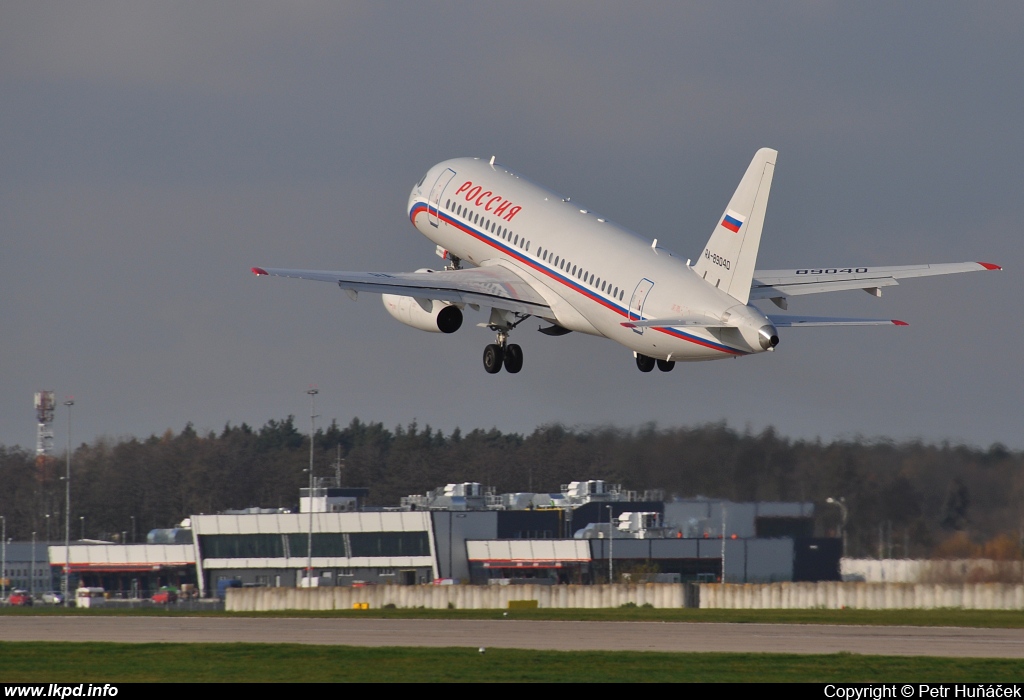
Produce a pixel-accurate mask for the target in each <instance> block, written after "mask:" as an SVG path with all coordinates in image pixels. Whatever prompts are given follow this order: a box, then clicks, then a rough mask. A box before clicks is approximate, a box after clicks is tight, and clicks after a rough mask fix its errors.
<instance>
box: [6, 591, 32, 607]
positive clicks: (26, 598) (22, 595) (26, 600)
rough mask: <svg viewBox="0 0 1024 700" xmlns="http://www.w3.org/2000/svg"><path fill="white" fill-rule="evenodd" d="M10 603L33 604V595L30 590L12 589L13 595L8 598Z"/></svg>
mask: <svg viewBox="0 0 1024 700" xmlns="http://www.w3.org/2000/svg"><path fill="white" fill-rule="evenodd" d="M7 603H8V604H9V605H32V596H30V595H29V594H28V591H23V590H21V589H16V590H13V591H11V597H10V598H8V599H7Z"/></svg>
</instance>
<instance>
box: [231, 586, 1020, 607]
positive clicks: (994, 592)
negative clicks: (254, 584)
mask: <svg viewBox="0 0 1024 700" xmlns="http://www.w3.org/2000/svg"><path fill="white" fill-rule="evenodd" d="M685 591H686V587H685V586H681V585H678V584H665V583H649V584H637V585H623V584H616V585H614V586H609V585H601V586H575V585H573V586H533V585H521V586H372V587H368V588H340V587H339V588H312V589H300V588H232V589H228V591H227V601H226V609H227V610H229V611H234V612H262V611H268V610H350V609H352V607H353V606H354V605H356V604H357V603H366V604H368V605H369V607H370V608H374V609H376V608H382V607H384V606H385V605H394V606H395V607H396V608H417V607H424V608H434V609H445V608H449V607H452V608H456V609H460V610H466V609H492V610H493V609H502V608H507V607H508V603H509V601H511V600H536V601H537V605H538V607H541V608H617V607H620V606H622V605H625V604H627V603H633V604H635V605H638V606H640V605H644V604H650V605H651V606H653V607H655V608H681V607H684V606H685V598H684V596H685ZM700 607H701V608H707V609H710V608H727V609H825V610H837V609H843V608H850V609H864V610H867V609H875V610H884V609H900V608H916V609H919V610H930V609H938V608H959V609H964V610H1024V585H1021V584H1001V583H976V584H963V585H948V584H899V583H889V584H869V583H839V582H828V583H771V584H741V585H733V584H727V585H725V586H722V585H720V584H701V585H700Z"/></svg>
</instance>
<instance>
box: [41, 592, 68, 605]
mask: <svg viewBox="0 0 1024 700" xmlns="http://www.w3.org/2000/svg"><path fill="white" fill-rule="evenodd" d="M43 602H44V603H46V604H47V605H63V604H64V594H63V593H58V592H57V591H47V592H46V593H43Z"/></svg>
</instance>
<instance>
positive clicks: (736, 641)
mask: <svg viewBox="0 0 1024 700" xmlns="http://www.w3.org/2000/svg"><path fill="white" fill-rule="evenodd" d="M0 639H2V640H3V641H8V642H11V641H63V642H268V643H295V644H338V645H348V646H429V647H467V646H468V647H474V648H475V647H481V646H483V647H510V648H520V649H562V650H584V649H599V650H633V651H675V652H694V651H725V652H775V653H794V654H825V653H835V652H851V653H855V654H880V655H886V656H950V657H993V658H995V657H999V658H1018V659H1019V658H1024V629H977V628H963V627H868V626H848V625H776V624H731V623H690V622H563V621H526V620H381V619H373V618H366V619H353V618H251V617H237V618H234V617H177V616H176V617H51V616H45V617H43V616H40V617H21V616H17V617H16V616H2V617H0Z"/></svg>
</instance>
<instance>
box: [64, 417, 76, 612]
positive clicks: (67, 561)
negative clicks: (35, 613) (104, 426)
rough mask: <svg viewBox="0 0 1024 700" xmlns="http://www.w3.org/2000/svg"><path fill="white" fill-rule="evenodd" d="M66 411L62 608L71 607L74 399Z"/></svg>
mask: <svg viewBox="0 0 1024 700" xmlns="http://www.w3.org/2000/svg"><path fill="white" fill-rule="evenodd" d="M64 405H65V406H67V409H68V447H67V473H66V474H65V475H64V607H65V608H70V607H71V592H70V590H68V586H69V584H70V582H71V407H72V406H74V405H75V400H74V399H70V398H69V399H68V400H67V401H65V402H64Z"/></svg>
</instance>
